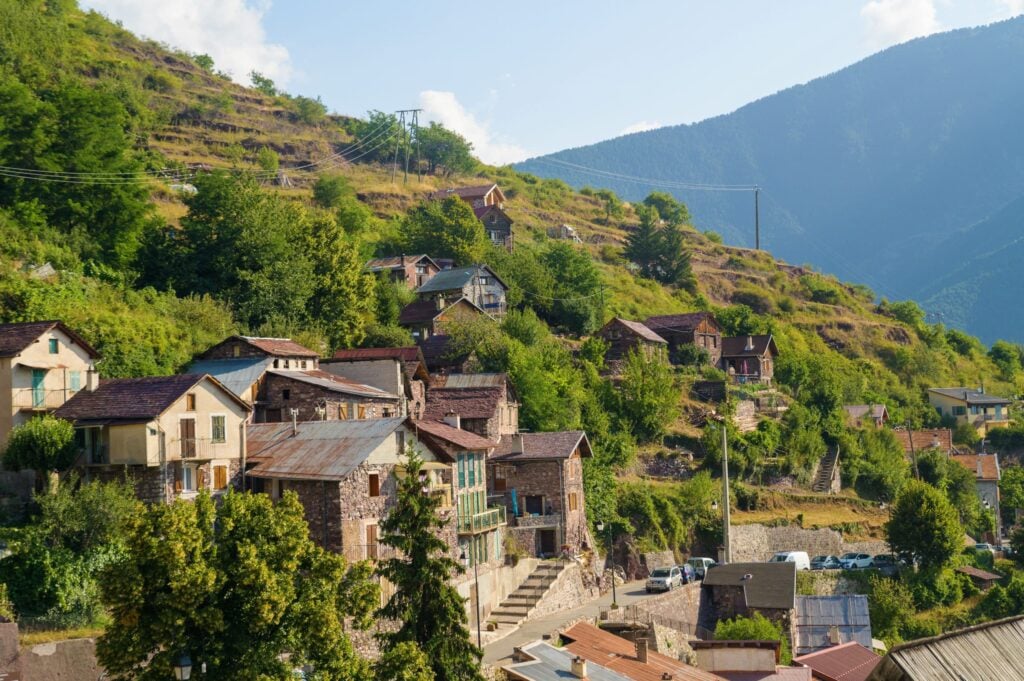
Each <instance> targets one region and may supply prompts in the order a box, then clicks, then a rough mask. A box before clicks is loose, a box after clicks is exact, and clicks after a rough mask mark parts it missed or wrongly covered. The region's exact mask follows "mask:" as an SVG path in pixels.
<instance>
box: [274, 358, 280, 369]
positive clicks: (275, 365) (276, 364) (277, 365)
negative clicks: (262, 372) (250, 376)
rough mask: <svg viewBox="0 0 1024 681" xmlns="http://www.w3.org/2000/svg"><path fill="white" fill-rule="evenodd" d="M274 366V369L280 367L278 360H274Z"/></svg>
mask: <svg viewBox="0 0 1024 681" xmlns="http://www.w3.org/2000/svg"><path fill="white" fill-rule="evenodd" d="M274 368H275V369H279V368H281V361H280V360H277V359H275V360H274Z"/></svg>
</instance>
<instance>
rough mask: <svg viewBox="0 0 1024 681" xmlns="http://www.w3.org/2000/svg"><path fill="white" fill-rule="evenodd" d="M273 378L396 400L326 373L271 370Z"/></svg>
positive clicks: (371, 387)
mask: <svg viewBox="0 0 1024 681" xmlns="http://www.w3.org/2000/svg"><path fill="white" fill-rule="evenodd" d="M267 373H270V374H273V375H274V376H280V377H281V378H290V379H291V380H293V381H299V382H300V383H307V384H309V385H315V386H317V387H318V388H323V389H324V390H330V391H331V392H336V393H342V394H345V395H358V396H360V397H372V398H374V399H378V400H397V399H398V396H397V395H393V394H392V393H389V392H387V391H386V390H381V389H380V388H374V387H373V386H372V385H365V384H363V383H356V382H355V381H350V380H348V379H347V378H344V377H342V376H336V375H334V374H330V373H327V372H326V371H319V370H313V371H279V370H276V369H271V370H270V371H269V372H267Z"/></svg>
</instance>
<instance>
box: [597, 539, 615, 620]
mask: <svg viewBox="0 0 1024 681" xmlns="http://www.w3.org/2000/svg"><path fill="white" fill-rule="evenodd" d="M604 527H605V524H604V523H598V524H597V531H598V532H603V531H604ZM608 561H609V562H610V563H611V564H612V567H611V570H612V608H617V607H619V597H618V596H617V595H616V593H615V547H614V546H613V545H612V524H611V523H608Z"/></svg>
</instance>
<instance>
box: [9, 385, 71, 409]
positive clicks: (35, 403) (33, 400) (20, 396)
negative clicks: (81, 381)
mask: <svg viewBox="0 0 1024 681" xmlns="http://www.w3.org/2000/svg"><path fill="white" fill-rule="evenodd" d="M77 392H78V391H77V390H67V389H63V388H62V389H60V390H47V389H44V388H19V389H18V390H15V391H14V407H15V409H40V410H46V409H56V408H57V407H60V406H62V405H63V404H64V403H65V402H67V401H68V400H69V399H71V397H72V395H74V394H75V393H77Z"/></svg>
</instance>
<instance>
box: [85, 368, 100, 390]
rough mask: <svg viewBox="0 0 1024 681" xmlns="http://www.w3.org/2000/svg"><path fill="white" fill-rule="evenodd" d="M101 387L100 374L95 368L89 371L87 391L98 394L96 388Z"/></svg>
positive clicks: (86, 376)
mask: <svg viewBox="0 0 1024 681" xmlns="http://www.w3.org/2000/svg"><path fill="white" fill-rule="evenodd" d="M99 387H100V372H98V371H96V369H95V368H91V369H89V370H88V371H87V372H85V389H86V390H88V391H89V392H91V393H92V392H96V388H99Z"/></svg>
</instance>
